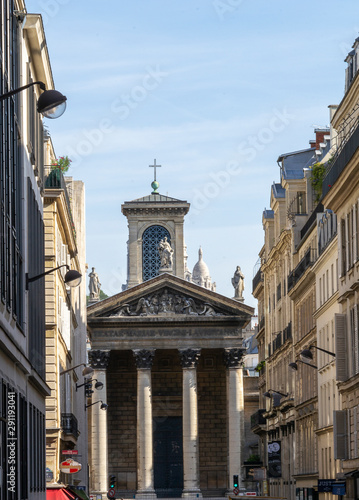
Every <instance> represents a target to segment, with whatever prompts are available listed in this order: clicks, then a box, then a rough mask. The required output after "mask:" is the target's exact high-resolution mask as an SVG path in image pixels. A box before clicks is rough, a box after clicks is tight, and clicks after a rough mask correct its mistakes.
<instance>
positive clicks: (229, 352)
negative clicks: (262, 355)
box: [224, 349, 244, 491]
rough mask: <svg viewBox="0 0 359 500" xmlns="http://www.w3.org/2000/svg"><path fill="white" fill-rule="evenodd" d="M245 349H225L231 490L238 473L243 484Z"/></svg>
mask: <svg viewBox="0 0 359 500" xmlns="http://www.w3.org/2000/svg"><path fill="white" fill-rule="evenodd" d="M243 354H244V349H225V350H224V362H225V365H226V367H227V402H228V437H229V442H228V458H229V464H228V473H229V481H228V484H229V491H231V489H232V486H233V476H234V475H238V486H239V487H241V486H243V484H242V445H243V443H242V436H243V435H244V396H243V368H242V357H243Z"/></svg>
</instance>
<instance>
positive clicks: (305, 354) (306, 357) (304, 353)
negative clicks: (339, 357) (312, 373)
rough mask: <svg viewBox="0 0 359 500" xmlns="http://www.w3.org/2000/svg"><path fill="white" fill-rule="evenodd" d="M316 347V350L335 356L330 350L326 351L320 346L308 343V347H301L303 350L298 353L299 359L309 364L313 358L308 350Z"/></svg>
mask: <svg viewBox="0 0 359 500" xmlns="http://www.w3.org/2000/svg"><path fill="white" fill-rule="evenodd" d="M313 348H314V349H318V351H322V352H325V353H326V354H330V355H331V356H334V358H335V353H334V352H331V351H327V350H326V349H322V348H321V347H317V346H316V345H310V346H309V348H308V349H303V351H302V352H301V353H300V359H301V361H303V363H307V364H309V363H310V362H311V361H312V360H313V354H312V352H311V351H310V350H311V349H313Z"/></svg>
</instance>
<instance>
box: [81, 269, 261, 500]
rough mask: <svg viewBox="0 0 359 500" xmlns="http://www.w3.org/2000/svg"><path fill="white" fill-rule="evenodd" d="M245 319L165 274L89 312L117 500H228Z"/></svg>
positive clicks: (243, 311) (237, 434) (237, 307)
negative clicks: (102, 365)
mask: <svg viewBox="0 0 359 500" xmlns="http://www.w3.org/2000/svg"><path fill="white" fill-rule="evenodd" d="M143 303H145V304H146V305H145V306H144V305H143ZM139 304H142V305H140V306H139ZM157 304H158V306H157ZM160 304H162V305H160ZM176 304H177V307H176ZM157 307H158V308H157ZM136 311H137V312H136ZM251 312H252V309H251V308H250V307H248V306H245V305H244V304H242V303H239V302H237V301H234V300H232V299H228V298H226V297H223V296H221V295H219V294H217V293H215V292H212V291H209V290H206V289H204V288H202V287H200V286H198V285H195V284H193V283H188V282H186V281H185V280H182V279H180V278H177V277H176V276H172V275H168V274H164V275H161V276H158V277H156V278H153V279H151V280H149V281H147V282H146V283H142V284H140V285H137V286H135V287H133V288H131V289H128V290H126V291H124V292H121V293H120V294H118V295H116V296H114V297H111V298H109V299H105V300H104V301H101V302H98V303H97V304H94V305H92V306H90V307H89V309H88V313H89V314H88V327H89V335H90V338H91V343H92V347H93V349H94V350H95V351H102V350H107V351H110V355H109V364H108V368H107V371H106V383H107V403H108V411H107V418H108V442H107V445H108V460H107V469H105V470H106V471H107V475H108V477H109V476H111V475H115V477H116V480H117V484H116V492H117V493H116V497H122V498H131V497H133V496H134V495H135V496H136V498H155V497H158V498H161V497H162V498H168V497H171V496H172V497H173V496H174V497H180V496H183V497H187V498H198V497H202V496H203V497H206V496H207V497H208V496H224V495H225V493H226V492H227V491H228V489H229V488H230V486H231V474H232V473H236V474H240V459H241V454H240V452H239V453H238V450H236V451H234V450H233V447H236V448H239V449H240V448H241V441H242V439H243V436H242V434H241V428H242V427H241V426H242V419H243V416H242V414H241V412H242V411H243V380H242V378H241V374H242V367H241V362H240V358H241V356H240V355H241V353H242V337H241V329H242V328H243V326H244V325H245V324H246V323H247V322H248V320H249V319H250V314H251ZM233 436H234V443H235V444H233ZM94 452H95V449H94V450H93V453H92V457H93V458H94ZM228 457H229V459H228ZM233 471H236V472H233Z"/></svg>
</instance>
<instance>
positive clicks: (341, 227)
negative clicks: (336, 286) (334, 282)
mask: <svg viewBox="0 0 359 500" xmlns="http://www.w3.org/2000/svg"><path fill="white" fill-rule="evenodd" d="M343 232H344V224H343V220H341V221H340V224H339V231H338V248H339V255H338V257H339V263H338V271H339V277H340V278H341V277H342V276H344V274H345V273H344V272H343V268H344V260H345V259H343V257H344V253H343V239H344V234H343Z"/></svg>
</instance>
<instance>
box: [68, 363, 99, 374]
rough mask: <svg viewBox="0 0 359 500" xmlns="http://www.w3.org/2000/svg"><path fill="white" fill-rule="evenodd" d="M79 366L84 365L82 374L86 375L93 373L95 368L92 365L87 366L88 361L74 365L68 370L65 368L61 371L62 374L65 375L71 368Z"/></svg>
mask: <svg viewBox="0 0 359 500" xmlns="http://www.w3.org/2000/svg"><path fill="white" fill-rule="evenodd" d="M79 366H84V367H85V368H84V369H83V370H82V376H83V377H85V376H86V375H90V373H93V368H91V366H87V365H86V363H80V364H79V365H76V366H73V367H72V368H68V369H67V370H63V371H62V372H60V375H63V374H64V373H68V372H70V371H71V370H76V368H78V367H79Z"/></svg>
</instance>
